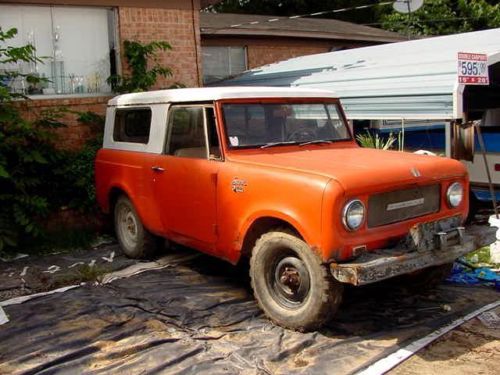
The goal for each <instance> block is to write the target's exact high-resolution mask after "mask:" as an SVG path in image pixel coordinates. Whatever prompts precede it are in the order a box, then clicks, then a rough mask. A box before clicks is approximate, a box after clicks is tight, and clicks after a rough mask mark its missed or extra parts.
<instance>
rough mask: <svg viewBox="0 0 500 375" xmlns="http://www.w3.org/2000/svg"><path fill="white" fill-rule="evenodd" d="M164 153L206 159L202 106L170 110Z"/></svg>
mask: <svg viewBox="0 0 500 375" xmlns="http://www.w3.org/2000/svg"><path fill="white" fill-rule="evenodd" d="M166 153H167V154H168V155H174V156H180V157H185V158H197V159H206V157H207V147H206V140H205V127H204V119H203V107H178V108H173V109H172V110H171V112H170V116H169V139H168V144H167V150H166Z"/></svg>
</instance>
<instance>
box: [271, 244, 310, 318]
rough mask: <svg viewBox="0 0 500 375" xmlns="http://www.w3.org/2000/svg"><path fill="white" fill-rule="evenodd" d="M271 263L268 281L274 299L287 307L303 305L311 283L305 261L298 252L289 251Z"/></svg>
mask: <svg viewBox="0 0 500 375" xmlns="http://www.w3.org/2000/svg"><path fill="white" fill-rule="evenodd" d="M270 264H271V265H272V267H271V269H270V270H269V271H268V277H267V283H268V288H269V290H270V291H271V293H272V295H273V297H274V299H275V300H276V301H277V302H278V303H279V304H280V305H282V306H283V307H286V308H297V307H299V306H301V305H302V304H303V303H304V302H305V301H306V299H307V296H308V295H309V290H310V284H311V282H310V276H309V271H308V270H307V267H306V265H305V263H304V262H303V261H302V260H301V259H300V258H299V257H298V256H297V255H296V254H293V253H288V254H283V255H281V256H278V257H276V258H275V259H274V261H273V262H271V263H270Z"/></svg>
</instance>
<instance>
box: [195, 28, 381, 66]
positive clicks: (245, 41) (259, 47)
mask: <svg viewBox="0 0 500 375" xmlns="http://www.w3.org/2000/svg"><path fill="white" fill-rule="evenodd" d="M372 44H373V43H372ZM202 45H203V46H239V47H243V46H244V47H246V48H247V63H248V68H249V69H253V68H257V67H259V66H262V65H267V64H271V63H275V62H278V61H283V60H287V59H291V58H293V57H299V56H306V55H312V54H316V53H324V52H329V51H331V50H332V48H334V49H348V48H357V47H364V46H368V45H371V44H370V43H365V42H350V41H332V40H324V39H323V40H322V39H302V40H301V39H298V38H279V37H278V38H271V37H261V38H252V37H221V36H218V37H214V36H213V35H206V36H203V35H202Z"/></svg>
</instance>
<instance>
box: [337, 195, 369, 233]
mask: <svg viewBox="0 0 500 375" xmlns="http://www.w3.org/2000/svg"><path fill="white" fill-rule="evenodd" d="M364 220H365V206H364V204H363V202H361V201H360V200H359V199H354V200H352V201H350V202H348V203H347V204H346V205H345V206H344V211H343V215H342V221H343V223H344V226H345V227H346V229H347V230H356V229H359V227H360V226H361V224H363V221H364Z"/></svg>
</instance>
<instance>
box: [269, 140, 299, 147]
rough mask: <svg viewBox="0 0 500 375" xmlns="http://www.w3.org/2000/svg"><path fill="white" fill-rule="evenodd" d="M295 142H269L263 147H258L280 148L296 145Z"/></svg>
mask: <svg viewBox="0 0 500 375" xmlns="http://www.w3.org/2000/svg"><path fill="white" fill-rule="evenodd" d="M296 144H297V141H281V142H270V143H266V144H265V145H262V146H260V148H268V147H274V146H282V145H296Z"/></svg>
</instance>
